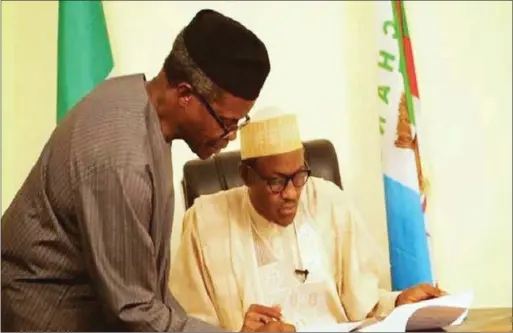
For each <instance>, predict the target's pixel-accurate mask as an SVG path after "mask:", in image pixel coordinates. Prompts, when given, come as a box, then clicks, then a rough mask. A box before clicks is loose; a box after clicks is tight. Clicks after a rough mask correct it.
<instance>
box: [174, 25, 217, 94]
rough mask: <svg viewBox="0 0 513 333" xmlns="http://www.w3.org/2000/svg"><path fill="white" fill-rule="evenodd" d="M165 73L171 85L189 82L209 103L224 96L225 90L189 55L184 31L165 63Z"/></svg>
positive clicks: (178, 37) (179, 35)
mask: <svg viewBox="0 0 513 333" xmlns="http://www.w3.org/2000/svg"><path fill="white" fill-rule="evenodd" d="M164 72H165V73H166V76H167V80H168V82H169V83H170V84H177V83H180V82H187V83H189V84H190V85H192V86H193V87H194V89H195V91H196V92H197V93H199V94H200V95H202V96H203V97H204V98H206V99H207V101H209V102H215V101H218V100H220V99H221V98H222V96H223V95H224V91H223V89H221V88H220V87H219V86H217V85H216V84H215V83H214V82H212V80H211V79H210V78H209V77H208V76H207V75H206V74H205V73H204V72H203V71H202V70H201V68H199V67H198V65H196V63H195V62H194V60H193V59H192V58H191V56H190V55H189V52H188V51H187V48H186V47H185V42H184V39H183V30H182V31H181V32H180V33H179V34H178V36H177V37H176V39H175V41H174V43H173V49H172V50H171V52H170V53H169V55H168V56H167V58H166V60H165V62H164Z"/></svg>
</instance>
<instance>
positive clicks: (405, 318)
mask: <svg viewBox="0 0 513 333" xmlns="http://www.w3.org/2000/svg"><path fill="white" fill-rule="evenodd" d="M473 299H474V293H473V292H465V293H460V294H454V295H446V296H442V297H438V298H434V299H430V300H427V301H422V302H418V303H413V304H405V305H401V306H399V307H397V308H395V309H394V310H393V311H392V312H391V313H390V314H389V315H388V316H387V317H386V318H384V319H383V320H381V321H379V322H375V320H373V319H370V320H364V321H360V322H350V323H340V324H331V325H312V326H309V327H306V328H301V329H300V330H298V332H351V331H353V332H406V330H407V329H408V330H427V329H436V328H441V327H446V326H453V325H459V324H461V323H462V322H463V321H464V320H465V318H466V317H467V314H468V308H469V307H470V305H471V303H472V301H473ZM369 323H370V325H369ZM359 327H361V328H359Z"/></svg>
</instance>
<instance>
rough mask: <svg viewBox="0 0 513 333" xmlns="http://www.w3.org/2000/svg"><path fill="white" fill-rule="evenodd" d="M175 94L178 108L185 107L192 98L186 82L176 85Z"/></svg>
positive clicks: (190, 87) (189, 87) (190, 89)
mask: <svg viewBox="0 0 513 333" xmlns="http://www.w3.org/2000/svg"><path fill="white" fill-rule="evenodd" d="M176 92H177V95H178V101H179V104H180V106H182V107H185V106H186V105H187V104H189V101H190V100H191V98H192V86H191V85H190V84H188V83H186V82H181V83H178V84H177V85H176Z"/></svg>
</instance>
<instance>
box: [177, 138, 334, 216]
mask: <svg viewBox="0 0 513 333" xmlns="http://www.w3.org/2000/svg"><path fill="white" fill-rule="evenodd" d="M303 144H304V146H305V158H306V160H307V162H308V164H309V165H310V168H311V169H312V176H315V177H319V178H324V179H326V180H329V181H332V182H333V183H335V184H336V185H338V186H339V187H340V188H342V181H341V179H340V170H339V167H338V160H337V153H336V151H335V148H334V147H333V145H332V144H331V142H330V141H328V140H313V141H306V142H304V143H303ZM239 163H240V151H231V152H226V153H221V154H218V155H217V156H214V157H213V158H210V159H207V160H199V159H195V160H191V161H188V162H187V163H185V165H184V167H183V179H182V189H183V193H184V198H185V207H186V209H187V208H189V207H190V206H192V204H193V203H194V200H195V199H196V198H197V197H199V196H200V195H204V194H213V193H216V192H219V191H224V190H228V189H231V188H234V187H238V186H241V185H243V182H242V179H241V178H240V176H239Z"/></svg>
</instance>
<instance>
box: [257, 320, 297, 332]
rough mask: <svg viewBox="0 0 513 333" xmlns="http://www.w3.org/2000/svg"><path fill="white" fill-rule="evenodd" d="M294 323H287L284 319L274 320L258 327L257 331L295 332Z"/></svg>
mask: <svg viewBox="0 0 513 333" xmlns="http://www.w3.org/2000/svg"><path fill="white" fill-rule="evenodd" d="M295 331H296V328H295V327H294V326H293V325H289V324H285V323H284V322H282V321H276V320H272V321H270V322H268V323H267V324H264V325H262V326H260V327H259V328H257V330H256V331H255V332H295Z"/></svg>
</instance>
